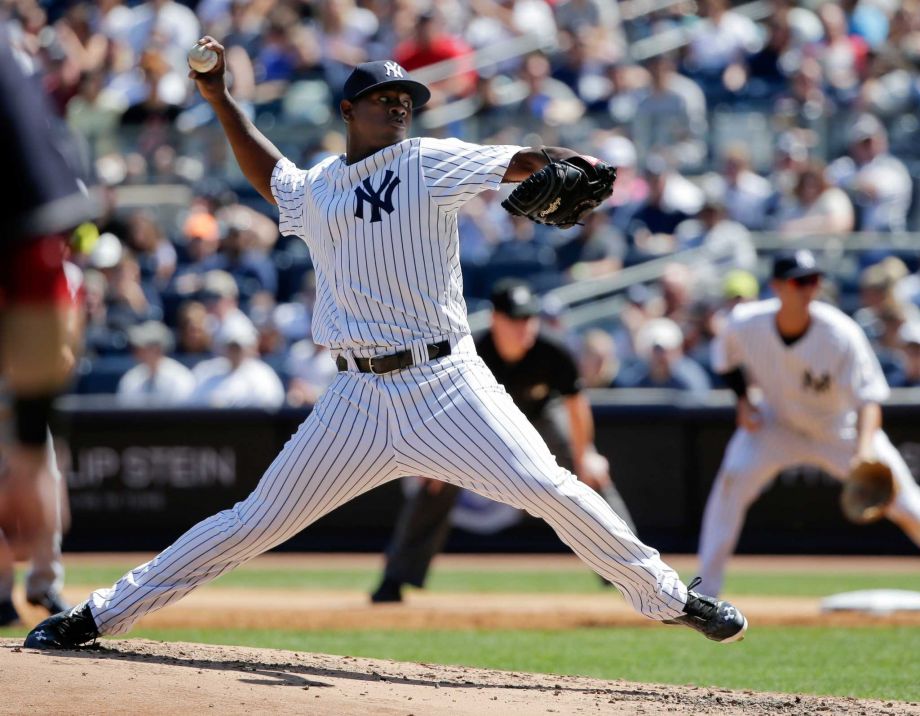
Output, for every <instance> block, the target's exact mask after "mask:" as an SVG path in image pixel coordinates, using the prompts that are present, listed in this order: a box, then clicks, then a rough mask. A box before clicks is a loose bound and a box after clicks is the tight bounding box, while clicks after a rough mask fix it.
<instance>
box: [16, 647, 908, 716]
mask: <svg viewBox="0 0 920 716" xmlns="http://www.w3.org/2000/svg"><path fill="white" fill-rule="evenodd" d="M0 674H2V677H3V698H2V700H0V713H3V714H24V713H41V714H65V713H72V714H123V713H126V712H130V713H141V714H155V715H157V714H163V715H164V716H165V715H166V714H170V715H172V714H177V713H179V714H182V713H214V714H260V713H310V714H316V715H318V716H391V715H392V716H396V715H399V716H410V715H412V716H429V715H430V716H447V715H448V714H450V715H451V716H461V715H466V714H469V715H470V716H473V715H474V714H475V715H476V716H480V715H481V714H496V716H499V715H500V716H516V715H518V714H547V713H552V714H616V715H620V714H649V715H657V714H678V715H680V714H718V715H720V716H721V715H722V714H725V715H735V714H745V715H746V716H755V715H758V716H759V715H764V716H775V715H776V714H801V715H803V716H835V715H836V714H841V715H850V714H853V715H856V714H859V715H866V714H873V715H876V714H877V715H879V716H895V715H897V716H901V715H902V714H911V715H920V705H917V704H905V703H900V702H895V703H892V702H882V701H868V700H856V699H842V698H834V697H824V696H820V697H817V696H794V695H789V694H769V693H757V692H751V691H728V690H723V689H714V688H709V687H703V688H697V687H686V686H661V685H655V684H640V683H630V682H625V681H601V680H597V679H586V678H579V677H571V676H552V675H546V674H522V673H515V672H508V671H490V670H485V669H472V668H466V667H457V666H440V665H434V664H411V663H402V662H395V661H382V660H374V659H363V658H352V657H341V656H327V655H323V654H304V653H295V652H288V651H273V650H268V649H252V648H247V647H228V646H208V645H201V644H185V643H172V644H163V643H158V642H151V641H144V640H139V639H128V640H124V641H106V642H105V646H104V647H103V648H98V649H88V650H81V651H61V652H48V653H41V652H37V651H31V650H27V649H20V648H19V646H18V644H17V641H14V640H11V639H4V640H0Z"/></svg>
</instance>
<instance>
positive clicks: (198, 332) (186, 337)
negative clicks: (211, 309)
mask: <svg viewBox="0 0 920 716" xmlns="http://www.w3.org/2000/svg"><path fill="white" fill-rule="evenodd" d="M177 325H178V336H179V340H178V346H177V349H176V352H177V354H178V355H179V356H180V357H181V358H182V359H183V361H185V362H186V364H188V365H194V364H195V363H197V362H199V361H201V360H204V359H205V358H211V357H213V355H214V354H213V353H212V351H211V348H212V344H213V339H212V338H211V332H210V331H209V330H208V309H207V308H205V307H204V304H202V303H199V302H198V301H186V302H185V303H183V304H182V305H181V306H180V307H179V315H178V320H177Z"/></svg>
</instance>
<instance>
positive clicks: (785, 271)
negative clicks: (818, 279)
mask: <svg viewBox="0 0 920 716" xmlns="http://www.w3.org/2000/svg"><path fill="white" fill-rule="evenodd" d="M823 274H824V272H823V271H822V270H821V269H819V268H818V262H817V261H815V255H814V254H813V253H811V251H808V250H807V249H798V250H797V251H781V252H779V253H778V254H776V256H775V257H774V258H773V278H775V279H779V280H781V281H785V280H787V279H790V278H802V277H803V276H821V275H823Z"/></svg>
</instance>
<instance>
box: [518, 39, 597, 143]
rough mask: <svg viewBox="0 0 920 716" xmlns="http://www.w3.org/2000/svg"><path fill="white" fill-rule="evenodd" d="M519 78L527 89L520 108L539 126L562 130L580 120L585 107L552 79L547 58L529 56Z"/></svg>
mask: <svg viewBox="0 0 920 716" xmlns="http://www.w3.org/2000/svg"><path fill="white" fill-rule="evenodd" d="M520 74H521V79H522V80H523V81H524V83H525V85H526V87H527V96H526V97H525V98H524V100H523V102H522V103H521V108H522V109H523V110H524V111H525V112H526V114H527V116H529V117H530V119H531V120H533V121H534V122H535V123H536V125H537V126H539V125H550V126H559V125H565V124H571V123H573V122H576V121H578V120H579V119H581V117H582V115H583V114H584V112H585V106H584V104H582V102H581V100H580V99H578V97H577V96H576V94H575V93H574V92H573V91H572V90H571V89H569V87H568V86H566V85H565V84H564V83H562V82H560V81H559V80H555V79H553V78H552V77H551V76H550V64H549V60H548V59H547V58H546V56H545V55H543V54H541V53H533V54H531V55H528V57H527V59H525V60H524V65H523V67H522V68H521V73H520Z"/></svg>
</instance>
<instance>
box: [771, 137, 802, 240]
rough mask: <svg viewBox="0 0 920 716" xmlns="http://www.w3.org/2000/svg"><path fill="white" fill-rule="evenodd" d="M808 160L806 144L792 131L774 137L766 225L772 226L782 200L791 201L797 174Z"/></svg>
mask: <svg viewBox="0 0 920 716" xmlns="http://www.w3.org/2000/svg"><path fill="white" fill-rule="evenodd" d="M807 162H808V146H807V145H806V144H805V142H804V141H803V140H802V139H801V137H799V135H798V134H797V133H796V132H794V131H788V132H783V133H782V134H781V135H779V136H778V137H777V138H776V147H775V149H774V151H773V166H772V168H771V169H770V174H769V175H768V176H767V181H768V182H769V184H770V186H771V187H772V189H773V195H772V196H771V197H770V201H769V203H768V204H767V207H766V214H767V225H768V226H772V225H773V223H774V215H775V214H776V212H777V211H778V210H779V207H780V205H781V204H782V203H783V202H784V201H792V200H793V198H794V196H795V188H796V185H797V184H798V181H799V174H800V173H801V171H802V170H803V169H804V168H805V165H806V163H807Z"/></svg>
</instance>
